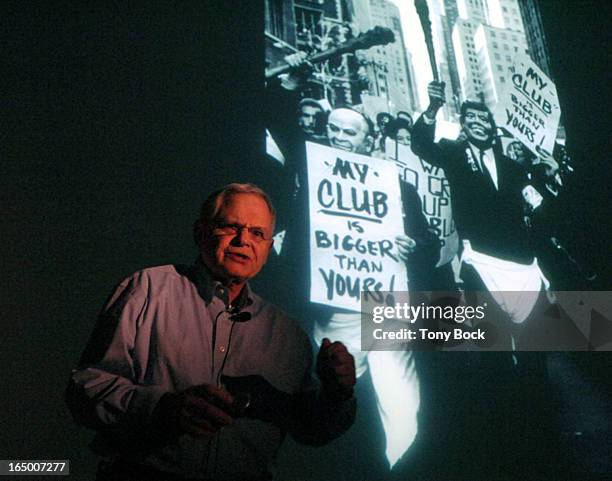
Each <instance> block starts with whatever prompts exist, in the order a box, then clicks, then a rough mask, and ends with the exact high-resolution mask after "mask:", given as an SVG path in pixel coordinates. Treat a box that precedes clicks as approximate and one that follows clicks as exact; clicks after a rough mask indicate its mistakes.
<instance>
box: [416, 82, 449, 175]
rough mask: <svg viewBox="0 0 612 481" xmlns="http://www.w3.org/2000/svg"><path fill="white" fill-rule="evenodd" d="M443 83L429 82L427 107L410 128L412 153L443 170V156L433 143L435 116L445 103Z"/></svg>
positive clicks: (437, 146)
mask: <svg viewBox="0 0 612 481" xmlns="http://www.w3.org/2000/svg"><path fill="white" fill-rule="evenodd" d="M444 88H445V84H444V82H435V81H434V82H431V83H430V84H429V85H428V87H427V92H428V94H429V106H428V107H427V109H426V110H425V112H423V114H422V115H421V116H420V117H419V118H418V120H417V121H416V123H415V124H414V127H413V128H412V142H411V147H412V151H413V152H414V153H415V154H416V155H418V156H419V157H421V158H422V159H423V160H425V161H426V162H428V163H430V164H432V165H435V166H437V167H442V168H444V164H445V155H444V152H443V151H442V149H441V148H440V146H439V145H438V144H436V143H435V142H434V138H435V132H436V115H437V113H438V110H440V108H441V107H442V106H443V105H444V103H445V101H446V100H445V95H444Z"/></svg>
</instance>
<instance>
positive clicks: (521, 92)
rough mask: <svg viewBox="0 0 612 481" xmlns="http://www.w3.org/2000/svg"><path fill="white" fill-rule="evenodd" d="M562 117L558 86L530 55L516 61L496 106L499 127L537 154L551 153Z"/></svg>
mask: <svg viewBox="0 0 612 481" xmlns="http://www.w3.org/2000/svg"><path fill="white" fill-rule="evenodd" d="M560 117H561V107H560V106H559V98H558V97H557V88H556V87H555V84H554V83H553V82H552V80H550V79H549V78H548V77H547V76H546V74H545V73H544V72H542V70H540V68H539V67H538V66H537V65H536V64H535V63H534V62H533V61H532V60H531V59H530V58H529V56H528V55H527V54H519V55H517V56H516V58H515V61H514V68H513V69H512V71H511V75H510V80H509V82H507V83H506V88H505V89H504V90H503V91H502V92H501V95H500V97H499V102H498V103H497V106H496V109H495V121H496V123H497V125H498V127H503V128H505V129H507V130H508V131H509V132H510V133H511V134H512V135H513V136H514V137H516V138H517V139H518V140H520V141H521V142H522V143H523V144H525V145H526V146H527V148H528V149H529V150H531V151H532V152H533V153H534V154H536V155H540V153H541V152H542V151H543V150H544V151H545V152H546V153H548V154H552V151H553V147H554V145H555V138H556V136H557V128H558V126H559V119H560Z"/></svg>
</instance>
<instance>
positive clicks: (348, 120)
mask: <svg viewBox="0 0 612 481" xmlns="http://www.w3.org/2000/svg"><path fill="white" fill-rule="evenodd" d="M327 137H328V138H329V143H330V145H331V146H332V147H335V148H336V149H340V150H345V151H347V152H354V153H356V154H368V153H369V150H370V144H371V138H370V136H369V135H368V124H367V122H366V121H365V119H364V118H363V117H362V116H361V115H360V114H359V113H358V112H355V111H353V110H350V109H336V110H334V111H332V113H331V114H330V115H329V119H328V121H327Z"/></svg>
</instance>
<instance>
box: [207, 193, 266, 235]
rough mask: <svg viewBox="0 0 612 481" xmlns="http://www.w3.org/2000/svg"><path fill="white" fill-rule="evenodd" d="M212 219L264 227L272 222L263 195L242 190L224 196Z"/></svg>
mask: <svg viewBox="0 0 612 481" xmlns="http://www.w3.org/2000/svg"><path fill="white" fill-rule="evenodd" d="M213 220H214V221H224V222H226V221H228V222H238V223H241V224H248V225H251V226H257V227H264V228H266V227H270V226H272V225H273V224H274V217H273V215H272V212H271V211H270V208H269V207H268V204H267V203H266V201H265V200H264V199H263V197H261V196H259V195H257V194H252V193H242V192H241V193H234V194H230V195H227V196H225V197H224V198H223V199H222V202H221V205H220V206H219V210H218V212H217V215H216V216H215V218H214V219H213Z"/></svg>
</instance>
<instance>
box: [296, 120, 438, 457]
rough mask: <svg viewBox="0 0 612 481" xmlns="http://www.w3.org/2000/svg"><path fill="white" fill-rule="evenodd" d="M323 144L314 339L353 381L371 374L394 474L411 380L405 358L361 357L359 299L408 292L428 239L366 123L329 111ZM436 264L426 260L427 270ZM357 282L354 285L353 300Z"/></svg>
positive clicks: (411, 415)
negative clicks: (346, 358)
mask: <svg viewBox="0 0 612 481" xmlns="http://www.w3.org/2000/svg"><path fill="white" fill-rule="evenodd" d="M327 136H328V139H329V144H330V147H332V148H331V149H330V148H326V147H323V146H318V145H314V144H310V143H309V144H307V163H308V182H309V197H310V202H309V206H310V225H311V233H310V238H311V277H310V279H311V301H312V302H317V303H320V304H325V305H327V306H330V309H326V310H325V311H322V314H323V317H321V318H319V319H316V322H315V327H314V338H315V341H318V340H319V339H321V340H322V339H324V338H326V337H329V336H332V337H334V338H335V339H340V340H341V341H342V342H343V343H344V344H346V346H347V347H348V349H349V351H350V352H351V353H352V354H353V356H354V357H355V364H356V370H357V377H359V376H361V375H362V374H364V373H365V371H366V370H367V369H369V371H370V376H371V378H372V382H373V385H374V390H375V392H376V398H377V405H378V410H379V414H380V417H381V421H382V424H383V428H384V431H385V437H386V455H387V460H388V462H389V466H390V467H393V466H394V465H395V464H396V463H397V461H398V460H399V458H400V457H401V456H402V455H403V454H404V453H405V452H406V450H407V449H408V448H409V447H410V445H411V444H412V442H413V441H414V439H415V437H416V433H417V419H416V416H417V412H418V408H419V404H420V390H419V381H418V376H417V373H416V370H415V365H414V356H413V354H412V352H411V351H376V350H372V351H367V350H365V351H364V350H362V346H361V313H360V312H359V310H360V304H359V302H360V294H361V292H359V291H372V293H373V295H376V294H377V293H380V291H393V290H397V291H405V290H407V288H408V285H407V283H406V277H405V274H403V272H402V271H403V268H404V263H408V264H413V265H414V263H410V262H409V260H410V258H411V257H412V258H413V259H414V258H415V257H416V256H418V255H419V254H420V255H422V256H423V257H427V255H426V254H425V249H423V248H424V247H426V246H427V245H428V244H432V241H431V238H432V237H435V236H433V235H432V234H429V232H428V231H427V221H426V219H425V217H424V216H423V213H422V211H421V203H420V199H419V196H418V194H417V193H416V190H415V189H414V187H412V186H411V185H410V184H406V183H404V182H402V183H400V182H399V177H398V175H397V168H396V166H395V164H394V163H392V162H389V161H386V160H382V159H375V158H372V157H369V154H370V152H371V151H372V147H373V139H374V136H373V129H372V124H371V122H370V120H369V119H368V118H367V117H365V116H364V115H362V114H361V113H360V112H357V111H356V110H353V109H350V108H337V109H335V110H333V111H332V112H331V114H330V116H329V120H328V124H327ZM400 184H401V186H400ZM349 199H350V200H349ZM402 210H403V217H404V220H403V222H402V220H401V217H402ZM393 213H395V214H396V216H395V217H393ZM402 224H403V225H402ZM335 240H337V242H335ZM359 242H362V244H361V248H360V247H359V244H358V243H359ZM336 246H337V248H336V249H334V247H336ZM418 249H420V252H418ZM434 250H436V251H437V244H434ZM429 257H431V256H429ZM415 260H416V261H417V263H418V262H419V260H418V259H415ZM423 260H424V259H423ZM434 264H435V259H430V262H429V268H430V269H433V266H434ZM389 272H390V273H391V274H389ZM402 274H403V275H402ZM357 280H360V281H361V285H360V287H359V289H353V291H354V292H352V293H351V292H350V291H351V285H352V286H353V288H354V287H355V285H356V281H357ZM410 282H411V279H410V280H409V281H408V284H409V283H410Z"/></svg>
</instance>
